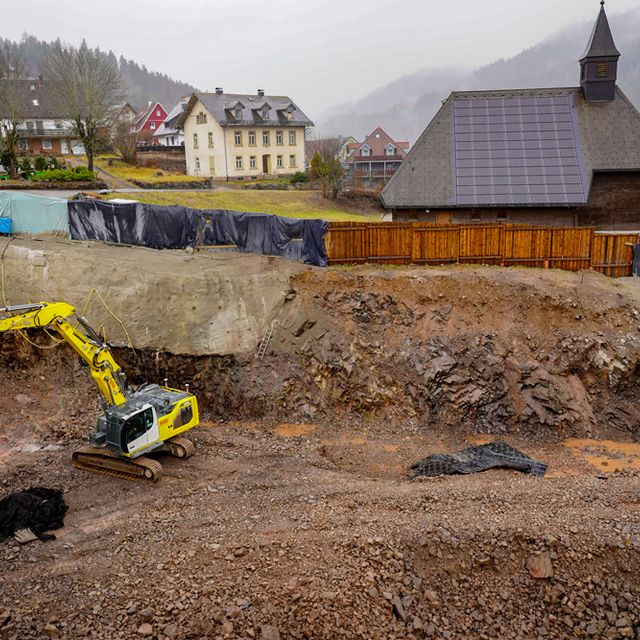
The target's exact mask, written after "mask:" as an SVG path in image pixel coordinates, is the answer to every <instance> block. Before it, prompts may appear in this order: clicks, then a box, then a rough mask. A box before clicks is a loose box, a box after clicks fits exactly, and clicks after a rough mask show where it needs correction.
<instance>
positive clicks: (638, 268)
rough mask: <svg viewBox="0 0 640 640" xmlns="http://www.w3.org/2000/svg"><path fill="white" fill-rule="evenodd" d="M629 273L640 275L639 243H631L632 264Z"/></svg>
mask: <svg viewBox="0 0 640 640" xmlns="http://www.w3.org/2000/svg"><path fill="white" fill-rule="evenodd" d="M631 273H632V274H633V275H634V276H640V244H634V245H633V265H632V267H631Z"/></svg>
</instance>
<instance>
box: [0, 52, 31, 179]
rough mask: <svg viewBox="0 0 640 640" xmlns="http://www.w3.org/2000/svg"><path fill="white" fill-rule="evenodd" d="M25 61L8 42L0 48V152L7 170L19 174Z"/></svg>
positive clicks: (14, 175) (15, 174)
mask: <svg viewBox="0 0 640 640" xmlns="http://www.w3.org/2000/svg"><path fill="white" fill-rule="evenodd" d="M26 75H27V64H26V62H25V60H24V58H22V57H21V56H20V55H19V53H18V52H17V50H16V49H12V48H11V47H10V44H9V42H8V41H6V42H4V43H3V45H2V47H0V151H1V152H2V155H3V156H4V157H5V158H8V160H9V173H10V175H11V177H12V178H14V179H15V178H17V177H18V166H17V165H18V163H17V156H16V148H17V146H18V140H19V138H20V129H19V127H20V125H21V124H22V122H23V120H24V104H23V101H22V93H23V88H24V86H23V85H24V82H25V79H26Z"/></svg>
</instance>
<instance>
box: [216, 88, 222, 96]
mask: <svg viewBox="0 0 640 640" xmlns="http://www.w3.org/2000/svg"><path fill="white" fill-rule="evenodd" d="M216 93H217V94H218V95H219V96H221V95H222V93H223V91H222V87H216Z"/></svg>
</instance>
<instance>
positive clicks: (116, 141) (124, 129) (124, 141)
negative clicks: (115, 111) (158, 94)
mask: <svg viewBox="0 0 640 640" xmlns="http://www.w3.org/2000/svg"><path fill="white" fill-rule="evenodd" d="M111 130H112V132H113V133H112V137H111V144H112V145H113V148H114V150H115V151H117V152H118V153H119V154H120V157H121V158H122V159H123V160H124V161H125V162H127V163H128V164H136V163H137V161H138V138H137V137H136V134H135V132H133V131H132V130H131V122H129V121H128V120H116V122H115V123H114V125H113V127H112V129H111Z"/></svg>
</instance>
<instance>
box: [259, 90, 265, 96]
mask: <svg viewBox="0 0 640 640" xmlns="http://www.w3.org/2000/svg"><path fill="white" fill-rule="evenodd" d="M258 97H259V98H264V89H258Z"/></svg>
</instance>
